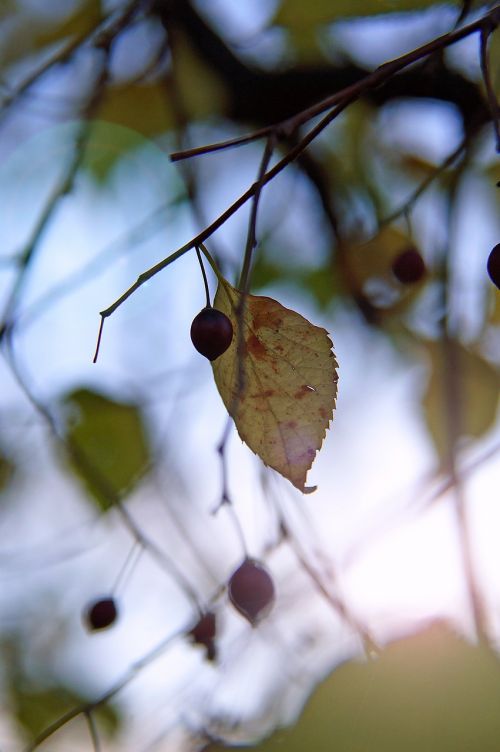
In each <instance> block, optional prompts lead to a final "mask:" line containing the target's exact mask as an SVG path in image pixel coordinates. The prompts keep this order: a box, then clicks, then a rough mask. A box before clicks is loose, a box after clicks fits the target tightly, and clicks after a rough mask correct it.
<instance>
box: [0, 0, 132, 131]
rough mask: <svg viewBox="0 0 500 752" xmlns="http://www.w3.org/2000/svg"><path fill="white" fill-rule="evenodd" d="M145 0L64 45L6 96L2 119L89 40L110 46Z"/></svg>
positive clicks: (93, 26)
mask: <svg viewBox="0 0 500 752" xmlns="http://www.w3.org/2000/svg"><path fill="white" fill-rule="evenodd" d="M143 4H144V0H132V2H130V3H129V5H128V6H127V7H126V8H125V10H124V11H123V13H121V14H119V15H118V17H117V18H116V20H115V21H111V17H112V15H113V14H110V15H109V16H107V17H106V18H104V19H103V18H100V19H99V20H98V21H96V23H95V24H93V25H92V26H91V27H90V29H87V31H86V32H85V33H84V34H80V35H77V36H76V37H75V38H74V39H72V40H70V41H69V42H68V43H67V44H66V45H64V47H63V48H62V49H61V50H59V51H58V52H57V53H56V54H55V55H54V56H53V57H51V58H49V60H47V61H46V62H45V63H44V64H43V65H41V66H40V68H37V69H36V70H35V71H33V73H31V74H30V75H29V76H27V78H25V79H24V81H23V82H22V83H21V84H20V85H19V86H18V87H17V88H16V89H15V90H14V91H13V92H11V93H10V94H8V95H7V96H5V97H4V101H3V103H2V106H1V107H0V120H1V119H2V118H3V117H4V116H5V114H6V112H7V110H8V108H9V107H11V106H12V105H13V104H14V103H15V102H16V101H17V100H18V99H19V98H20V97H21V96H22V95H23V94H24V93H25V92H26V91H27V90H28V89H29V88H30V87H31V86H33V84H35V83H36V82H37V81H39V80H40V79H41V78H42V77H43V76H44V75H45V74H46V73H48V71H49V70H50V69H51V68H53V67H54V66H56V65H59V64H62V63H65V62H67V60H69V58H70V57H71V56H72V55H73V53H74V52H76V51H77V50H78V49H79V48H80V47H81V46H82V45H84V44H85V43H86V42H89V41H90V40H91V39H92V38H93V37H94V41H95V44H96V46H97V47H101V48H103V49H104V48H105V47H108V48H109V44H110V43H111V42H112V40H113V39H114V38H115V37H116V36H117V34H119V33H120V32H121V31H123V29H124V28H125V27H126V26H128V24H129V23H130V22H131V21H132V20H133V18H134V17H135V15H136V14H137V13H138V12H139V10H140V8H141V5H143Z"/></svg>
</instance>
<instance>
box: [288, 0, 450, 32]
mask: <svg viewBox="0 0 500 752" xmlns="http://www.w3.org/2000/svg"><path fill="white" fill-rule="evenodd" d="M438 4H439V2H438V0H336V2H334V3H332V1H331V0H316V2H314V3H304V2H303V0H282V3H281V5H280V6H279V7H278V10H277V12H276V15H275V17H274V19H273V20H274V23H276V24H280V25H283V26H291V27H297V28H307V27H308V26H311V25H313V26H318V25H320V24H325V23H332V22H333V21H338V20H339V19H342V18H352V17H356V16H360V17H364V16H377V15H380V14H383V13H392V12H396V13H402V12H404V11H415V10H422V9H423V8H428V7H430V6H432V5H438Z"/></svg>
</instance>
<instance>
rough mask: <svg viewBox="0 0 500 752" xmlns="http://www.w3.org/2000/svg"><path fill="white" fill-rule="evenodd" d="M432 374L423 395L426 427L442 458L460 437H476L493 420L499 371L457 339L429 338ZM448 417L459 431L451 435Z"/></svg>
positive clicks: (496, 401)
mask: <svg viewBox="0 0 500 752" xmlns="http://www.w3.org/2000/svg"><path fill="white" fill-rule="evenodd" d="M426 349H427V353H428V356H429V358H430V366H431V374H430V379H429V383H428V385H427V390H426V392H425V394H424V396H423V402H422V404H423V409H424V414H425V419H426V423H427V428H428V429H429V432H430V434H431V436H432V439H433V441H434V444H435V447H436V449H437V452H438V454H439V456H440V457H441V459H446V458H447V457H448V456H449V452H450V448H451V446H452V445H453V444H454V443H455V442H456V440H458V439H459V438H461V437H464V436H473V437H475V438H479V437H480V436H482V435H483V434H484V433H486V431H488V430H489V429H490V428H491V427H492V426H493V424H494V422H495V416H496V412H497V407H498V398H499V395H500V373H499V371H498V370H496V369H495V368H494V367H493V365H491V364H490V363H488V362H487V361H486V360H484V359H483V358H481V357H480V355H478V354H476V353H474V352H472V351H471V350H468V349H466V348H465V347H463V345H461V344H459V343H458V342H456V341H448V342H446V343H443V342H428V343H427V346H426ZM450 419H451V420H452V421H453V426H454V428H455V429H456V431H457V433H458V435H457V436H450Z"/></svg>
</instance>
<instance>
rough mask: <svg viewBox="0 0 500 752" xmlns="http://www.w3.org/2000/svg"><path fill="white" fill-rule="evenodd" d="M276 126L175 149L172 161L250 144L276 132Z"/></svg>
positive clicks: (172, 153)
mask: <svg viewBox="0 0 500 752" xmlns="http://www.w3.org/2000/svg"><path fill="white" fill-rule="evenodd" d="M276 130H277V128H276V126H274V125H268V126H265V127H264V128H259V130H257V131H253V132H252V133H247V134H245V135H244V136H236V137H235V138H229V139H227V140H226V141H219V142H218V143H215V144H208V145H206V146H196V147H194V148H192V149H184V150H183V151H173V152H171V154H170V160H171V161H172V162H180V161H181V160H182V159H190V158H191V157H198V156H200V155H202V154H213V153H214V152H217V151H222V150H223V149H233V148H235V147H236V146H243V145H244V144H250V143H252V141H259V140H260V139H261V138H266V137H267V136H270V135H271V133H275V132H276Z"/></svg>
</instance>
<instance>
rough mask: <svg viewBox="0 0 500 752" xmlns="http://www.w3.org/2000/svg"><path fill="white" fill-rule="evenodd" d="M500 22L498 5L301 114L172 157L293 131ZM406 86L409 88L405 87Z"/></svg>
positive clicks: (177, 158) (380, 67)
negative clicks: (345, 100)
mask: <svg viewBox="0 0 500 752" xmlns="http://www.w3.org/2000/svg"><path fill="white" fill-rule="evenodd" d="M499 22H500V11H499V9H498V8H495V9H493V10H492V11H490V12H489V13H488V14H486V15H485V16H483V17H482V18H480V19H478V20H477V21H475V22H474V23H471V24H469V25H468V26H464V27H463V28H461V29H455V30H454V31H451V32H448V33H447V34H443V35H442V36H440V37H437V38H436V39H433V40H432V41H431V42H427V43H426V44H424V45H422V46H421V47H418V48H417V49H415V50H412V51H411V52H408V53H406V54H404V55H402V56H401V57H399V58H397V59H396V60H392V61H390V62H387V63H384V64H383V65H381V66H379V67H378V68H377V69H376V70H375V71H373V72H372V73H369V74H367V75H365V76H363V77H362V78H361V79H360V80H358V81H356V82H355V83H352V84H350V85H349V86H345V87H343V88H342V89H341V90H340V91H337V92H335V93H334V94H332V95H330V96H328V97H326V98H325V99H323V100H322V101H320V102H317V103H315V104H313V105H312V106H310V107H307V108H305V109H304V110H302V111H300V112H298V113H297V114H295V115H293V116H291V117H289V118H287V119H286V120H283V121H281V122H279V123H277V124H275V125H272V126H268V127H266V128H261V129H259V130H257V131H254V132H253V133H249V134H246V135H244V136H240V137H237V138H233V139H229V140H228V141H222V142H218V143H216V144H207V145H206V146H199V147H196V148H195V149H188V150H186V151H181V152H175V153H174V154H172V155H171V159H173V160H174V161H178V160H180V159H186V158H188V157H192V156H198V155H201V154H209V153H210V152H212V151H220V150H221V149H224V148H232V147H235V146H239V145H241V144H246V143H249V142H250V141H254V140H257V139H260V138H264V137H266V136H268V135H269V134H270V133H275V134H277V136H278V137H279V136H281V135H286V134H292V133H293V132H294V131H295V130H297V128H299V127H300V126H301V125H303V124H304V123H306V122H308V121H309V120H311V119H312V118H314V117H316V116H317V115H320V114H322V113H323V112H325V111H326V110H328V109H330V108H331V107H333V106H334V105H336V104H338V103H339V102H340V101H341V100H343V99H344V97H348V98H351V97H352V98H353V100H354V99H357V98H358V97H360V96H361V95H363V94H365V93H367V92H368V91H370V90H374V89H376V88H377V87H379V86H380V85H381V84H384V83H386V82H387V81H388V80H389V79H391V78H392V77H393V76H395V74H397V73H399V72H400V71H402V70H403V69H404V68H406V67H408V66H410V65H412V64H414V63H417V62H419V61H421V60H423V59H424V58H426V57H428V56H429V55H432V54H433V53H435V52H437V51H440V50H443V49H445V48H446V47H449V46H450V45H453V44H455V43H456V42H458V41H460V40H462V39H464V38H466V37H468V36H470V35H471V34H474V33H477V32H481V33H483V30H485V29H488V33H489V31H490V30H491V29H492V28H495V27H496V26H497V25H498V24H499ZM406 83H407V82H401V86H400V87H399V88H400V90H401V94H406V95H407V96H411V95H412V91H411V89H408V87H407V85H406ZM405 88H406V89H407V90H406V91H405ZM425 88H426V86H425V82H424V90H425ZM419 95H420V96H422V95H423V92H422V93H421V94H420V93H419ZM431 95H432V92H431V91H430V90H429V88H428V87H427V96H431Z"/></svg>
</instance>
